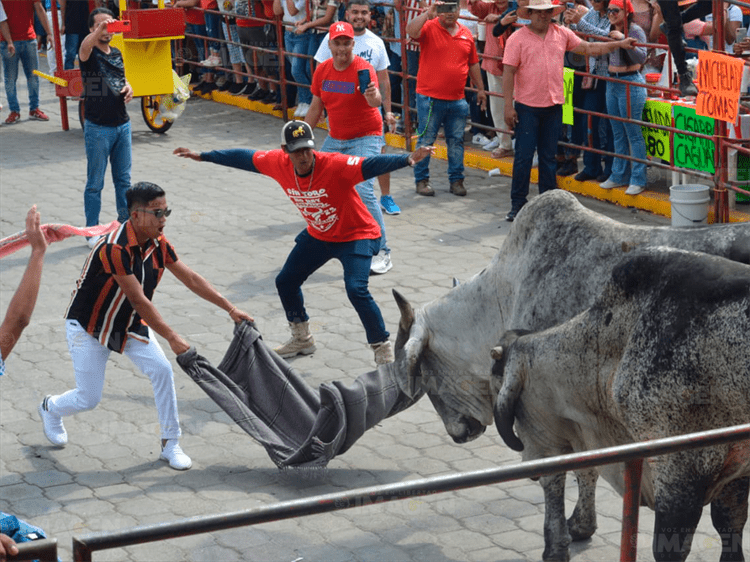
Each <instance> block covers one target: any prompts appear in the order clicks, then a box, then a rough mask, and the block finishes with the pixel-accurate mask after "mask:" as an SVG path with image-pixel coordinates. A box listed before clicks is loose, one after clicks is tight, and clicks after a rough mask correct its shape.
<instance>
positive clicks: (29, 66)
mask: <svg viewBox="0 0 750 562" xmlns="http://www.w3.org/2000/svg"><path fill="white" fill-rule="evenodd" d="M13 44H14V45H15V46H16V55H15V56H13V57H11V56H10V53H8V43H7V42H5V41H2V42H0V56H2V59H3V77H4V78H5V95H6V96H7V97H8V107H9V108H10V110H11V111H15V112H16V113H20V112H21V106H20V105H19V103H18V94H17V93H16V81H17V80H18V61H21V64H22V65H23V73H24V74H25V75H26V82H27V84H28V88H29V111H33V110H35V109H37V108H38V107H39V77H38V76H37V75H36V74H34V71H35V70H36V69H37V68H38V62H39V61H38V60H37V58H36V40H34V39H30V40H28V41H13Z"/></svg>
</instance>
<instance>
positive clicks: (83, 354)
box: [48, 320, 181, 439]
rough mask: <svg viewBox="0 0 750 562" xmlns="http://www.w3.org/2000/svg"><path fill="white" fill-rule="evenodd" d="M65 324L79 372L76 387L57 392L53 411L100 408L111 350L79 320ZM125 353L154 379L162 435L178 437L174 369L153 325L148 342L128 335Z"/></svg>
mask: <svg viewBox="0 0 750 562" xmlns="http://www.w3.org/2000/svg"><path fill="white" fill-rule="evenodd" d="M65 328H66V333H67V338H68V349H69V350H70V357H71V359H73V368H74V369H75V373H76V388H75V389H74V390H69V391H68V392H66V393H65V394H61V395H59V396H53V397H52V398H50V400H49V401H48V407H49V411H50V412H51V413H53V414H55V415H58V416H71V415H73V414H77V413H78V412H85V411H86V410H93V409H94V408H96V406H97V404H99V402H100V401H101V399H102V389H103V388H104V371H105V368H106V366H107V359H108V358H109V354H110V353H111V351H110V350H109V349H107V348H106V347H105V346H103V345H101V344H100V343H99V342H98V341H97V340H96V338H94V337H93V336H91V335H90V334H88V333H87V332H86V330H84V329H83V327H82V326H81V325H80V324H79V323H78V321H77V320H66V321H65ZM123 355H125V356H126V357H127V358H128V359H130V360H131V361H132V362H133V364H134V365H135V366H136V367H138V369H140V371H141V372H142V373H143V374H145V375H146V376H148V378H149V379H150V380H151V386H152V387H153V389H154V399H155V401H156V411H157V412H158V414H159V425H160V426H161V437H162V439H177V438H178V437H179V436H180V433H181V432H180V420H179V416H178V414H177V395H176V394H175V390H174V373H173V372H172V365H171V364H170V362H169V361H168V360H167V358H166V356H165V355H164V351H162V349H161V346H160V345H159V342H157V341H156V337H155V334H154V333H153V331H152V330H151V329H150V328H149V340H148V342H147V343H146V342H143V341H139V340H137V339H135V338H128V341H127V343H126V344H125V349H124V351H123Z"/></svg>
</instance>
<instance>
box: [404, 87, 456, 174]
mask: <svg viewBox="0 0 750 562" xmlns="http://www.w3.org/2000/svg"><path fill="white" fill-rule="evenodd" d="M417 114H418V116H419V132H420V133H421V132H422V131H424V134H423V135H422V136H421V137H419V141H418V142H417V147H420V146H431V145H432V144H433V143H434V142H435V139H437V135H438V131H439V130H440V126H441V125H442V126H443V131H444V132H445V144H446V145H447V148H448V180H449V181H450V182H451V183H453V182H454V181H458V180H462V179H464V127H465V126H466V117H467V116H468V115H469V104H468V103H466V100H465V99H463V98H461V99H460V100H439V99H436V98H430V97H427V96H423V95H422V94H417ZM427 179H430V158H429V157H427V158H425V159H423V160H421V161H419V162H417V164H416V165H415V166H414V181H415V182H419V181H422V180H427Z"/></svg>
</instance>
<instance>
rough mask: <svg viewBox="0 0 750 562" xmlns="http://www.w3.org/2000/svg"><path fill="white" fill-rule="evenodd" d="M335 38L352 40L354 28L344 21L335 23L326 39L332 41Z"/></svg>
mask: <svg viewBox="0 0 750 562" xmlns="http://www.w3.org/2000/svg"><path fill="white" fill-rule="evenodd" d="M336 37H349V38H350V39H354V28H353V27H352V24H350V23H348V22H345V21H337V22H336V23H334V24H333V25H332V26H331V28H330V29H329V30H328V38H329V39H331V40H333V39H336Z"/></svg>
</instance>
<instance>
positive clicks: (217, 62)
mask: <svg viewBox="0 0 750 562" xmlns="http://www.w3.org/2000/svg"><path fill="white" fill-rule="evenodd" d="M201 64H202V65H203V66H221V57H220V56H219V55H211V56H210V57H208V58H207V59H206V60H202V61H201Z"/></svg>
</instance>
